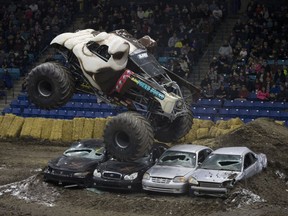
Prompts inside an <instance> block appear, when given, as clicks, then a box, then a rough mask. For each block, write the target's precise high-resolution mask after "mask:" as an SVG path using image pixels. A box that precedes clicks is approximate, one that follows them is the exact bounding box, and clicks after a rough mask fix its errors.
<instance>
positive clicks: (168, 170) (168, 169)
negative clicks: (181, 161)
mask: <svg viewBox="0 0 288 216" xmlns="http://www.w3.org/2000/svg"><path fill="white" fill-rule="evenodd" d="M194 170H195V168H189V167H178V166H161V165H154V166H153V167H151V168H150V169H149V171H148V172H149V174H150V176H152V177H162V178H171V179H172V178H174V177H175V176H186V175H189V174H190V173H192V172H193V171H194Z"/></svg>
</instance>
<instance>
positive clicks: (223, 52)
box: [218, 40, 233, 62]
mask: <svg viewBox="0 0 288 216" xmlns="http://www.w3.org/2000/svg"><path fill="white" fill-rule="evenodd" d="M218 53H219V55H220V56H221V57H222V58H224V59H227V60H228V61H229V62H231V61H232V58H233V56H232V54H233V50H232V47H231V46H230V44H229V43H228V41H227V40H224V42H223V44H222V46H221V47H220V48H219V51H218Z"/></svg>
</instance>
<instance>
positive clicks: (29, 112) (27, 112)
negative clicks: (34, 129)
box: [22, 108, 32, 117]
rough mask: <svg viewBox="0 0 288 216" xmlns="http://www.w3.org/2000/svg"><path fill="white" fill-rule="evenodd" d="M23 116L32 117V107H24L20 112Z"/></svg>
mask: <svg viewBox="0 0 288 216" xmlns="http://www.w3.org/2000/svg"><path fill="white" fill-rule="evenodd" d="M22 116H23V117H32V109H31V108H24V110H23V112H22Z"/></svg>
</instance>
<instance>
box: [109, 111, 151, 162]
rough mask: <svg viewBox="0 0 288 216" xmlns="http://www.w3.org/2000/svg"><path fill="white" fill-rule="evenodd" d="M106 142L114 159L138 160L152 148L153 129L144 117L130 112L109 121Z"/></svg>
mask: <svg viewBox="0 0 288 216" xmlns="http://www.w3.org/2000/svg"><path fill="white" fill-rule="evenodd" d="M104 142H105V144H106V148H107V150H108V152H109V153H110V154H111V155H112V157H114V158H116V159H118V160H121V161H132V160H136V159H138V158H141V157H142V156H143V155H145V153H147V152H148V151H149V150H150V149H151V148H152V145H153V143H154V137H153V129H152V127H151V125H150V123H149V122H148V120H147V119H146V118H145V117H144V116H142V115H141V114H139V113H136V112H130V111H128V112H125V113H121V114H118V115H117V116H115V117H113V118H112V119H111V120H108V122H107V125H106V127H105V130H104Z"/></svg>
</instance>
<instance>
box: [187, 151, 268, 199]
mask: <svg viewBox="0 0 288 216" xmlns="http://www.w3.org/2000/svg"><path fill="white" fill-rule="evenodd" d="M266 167H267V157H266V155H265V154H262V153H260V154H256V153H254V152H253V151H251V150H250V149H249V148H247V147H226V148H220V149H217V150H215V151H214V152H213V153H212V154H210V155H209V157H208V158H207V159H206V160H205V161H204V162H203V163H202V164H201V166H200V167H199V168H198V169H197V170H195V172H194V173H193V174H192V176H191V177H190V179H189V193H190V195H191V196H194V195H210V196H218V197H221V196H226V195H227V193H228V191H229V189H231V188H232V187H233V186H234V184H235V183H236V182H237V181H239V180H242V179H247V178H249V177H251V176H253V175H255V174H257V173H259V172H261V171H262V170H263V169H265V168H266Z"/></svg>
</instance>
